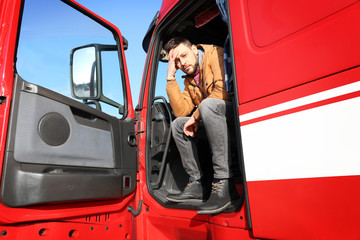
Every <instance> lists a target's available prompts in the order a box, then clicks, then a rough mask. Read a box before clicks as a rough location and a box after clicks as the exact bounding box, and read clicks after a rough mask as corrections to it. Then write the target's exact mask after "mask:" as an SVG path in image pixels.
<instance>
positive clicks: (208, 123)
mask: <svg viewBox="0 0 360 240" xmlns="http://www.w3.org/2000/svg"><path fill="white" fill-rule="evenodd" d="M199 110H200V115H201V121H200V124H199V129H198V131H197V133H196V135H195V138H207V139H208V141H209V144H210V147H211V151H212V154H213V156H212V163H213V168H214V178H230V177H231V175H232V174H231V169H230V165H231V158H230V156H231V154H230V134H229V127H228V124H229V126H231V124H232V122H233V119H234V117H233V109H232V104H231V102H229V101H224V100H221V99H216V98H206V99H205V100H203V101H202V102H201V104H200V107H199ZM188 119H189V117H178V118H176V119H175V120H174V121H173V123H172V134H173V137H174V139H175V143H176V146H177V148H178V150H179V152H180V156H181V161H182V164H183V166H184V168H185V171H186V172H187V173H188V174H189V175H190V178H191V180H198V179H200V178H201V177H202V176H203V173H202V171H201V168H200V163H199V157H198V154H199V153H198V152H197V147H196V140H195V139H194V138H192V137H188V136H186V135H185V134H184V131H183V129H184V125H185V123H186V122H187V120H188ZM204 130H205V131H204ZM200 154H201V153H200Z"/></svg>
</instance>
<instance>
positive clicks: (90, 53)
mask: <svg viewBox="0 0 360 240" xmlns="http://www.w3.org/2000/svg"><path fill="white" fill-rule="evenodd" d="M103 51H115V52H117V46H116V45H101V44H89V45H85V46H81V47H77V48H74V49H72V50H71V53H70V79H71V95H72V96H73V97H74V98H76V99H81V100H83V102H84V103H88V101H89V100H91V102H92V103H95V105H96V108H97V109H98V110H101V109H100V104H99V101H100V102H104V103H107V104H109V105H111V106H114V107H117V108H118V109H119V113H120V114H124V106H123V105H121V104H119V103H117V102H115V101H113V100H111V99H109V98H107V97H106V96H104V94H103V91H102V81H103V79H102V65H101V52H103Z"/></svg>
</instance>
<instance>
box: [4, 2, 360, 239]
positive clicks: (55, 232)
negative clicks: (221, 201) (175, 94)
mask: <svg viewBox="0 0 360 240" xmlns="http://www.w3.org/2000/svg"><path fill="white" fill-rule="evenodd" d="M0 23H1V25H0V27H1V31H0V76H1V77H0V127H1V138H0V156H1V158H0V164H1V168H0V171H1V196H0V198H1V203H0V238H1V239H52V240H53V239H55V240H56V239H58V240H63V239H87V240H89V239H327V240H328V239H360V231H359V230H358V228H359V225H360V220H359V215H360V205H359V202H360V193H358V192H357V189H358V187H359V186H360V176H359V175H360V161H359V159H360V147H359V143H360V137H359V136H360V124H359V123H360V114H359V108H360V57H359V56H360V44H359V43H360V2H359V1H355V0H333V1H325V0H315V1H313V0H311V1H310V0H304V1H288V0H271V1H269V0H227V1H221V0H217V1H215V0H196V1H195V0H164V1H163V3H162V6H161V9H160V11H159V12H158V13H157V14H156V16H155V18H154V20H153V21H152V23H151V24H150V27H149V30H148V32H147V34H146V36H145V37H144V41H143V48H144V50H145V51H146V52H147V58H146V62H145V67H144V73H143V79H142V86H141V92H140V95H139V96H140V97H139V103H138V105H137V106H136V107H135V108H134V106H133V103H132V99H131V92H130V85H129V78H128V73H127V67H126V61H125V54H124V50H125V49H126V48H127V40H126V39H125V38H124V37H123V36H122V35H121V33H120V31H119V30H118V29H117V28H116V27H115V26H114V25H113V24H111V23H110V22H108V21H106V20H105V19H103V18H101V17H100V16H98V15H96V14H95V13H93V12H91V11H89V10H88V9H86V8H84V7H83V6H81V5H80V4H78V3H77V2H75V1H73V0H62V1H40V0H2V1H1V2H0ZM172 36H182V37H186V38H188V39H190V40H191V41H192V42H193V43H195V44H197V43H206V44H214V45H218V46H222V47H224V49H225V55H226V56H225V58H224V59H225V66H226V69H227V70H226V84H227V89H228V92H229V94H230V95H231V97H232V103H233V105H234V113H235V114H234V115H235V116H236V117H235V118H236V119H235V121H236V122H237V123H238V124H236V127H235V129H231V132H232V139H233V142H232V149H233V154H232V160H233V166H232V169H233V172H234V173H235V179H234V180H235V183H236V186H237V189H238V192H239V194H240V195H241V199H242V202H241V206H239V207H238V208H237V209H233V210H232V211H225V212H223V213H220V214H217V215H198V214H197V209H198V207H199V206H198V205H194V204H184V203H182V204H174V203H171V202H169V201H167V200H166V196H167V195H168V194H170V193H177V192H179V191H181V190H182V189H183V187H184V186H185V185H186V183H187V181H188V177H187V175H186V173H185V171H184V169H183V168H182V165H181V161H180V157H179V153H178V151H177V149H176V146H175V144H174V141H173V139H172V138H171V130H170V129H171V128H170V126H171V121H172V120H173V119H174V116H173V114H172V110H171V108H170V107H169V104H168V103H167V98H166V94H164V88H165V86H164V82H165V77H166V75H165V74H166V69H167V59H166V54H165V53H164V50H163V45H164V43H165V42H166V41H167V40H168V39H169V38H171V37H172ZM198 148H199V151H200V153H201V161H202V163H203V164H204V167H205V168H206V167H208V169H207V172H211V166H208V165H209V164H207V162H206V161H208V159H209V157H210V151H209V147H208V145H207V143H206V142H199V145H198Z"/></svg>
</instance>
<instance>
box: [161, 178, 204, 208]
mask: <svg viewBox="0 0 360 240" xmlns="http://www.w3.org/2000/svg"><path fill="white" fill-rule="evenodd" d="M166 199H167V200H169V201H171V202H177V203H191V202H203V201H204V194H203V187H202V185H201V183H200V182H199V181H193V182H190V183H188V185H187V186H186V187H185V189H184V191H182V192H181V193H179V194H169V195H168V196H167V197H166Z"/></svg>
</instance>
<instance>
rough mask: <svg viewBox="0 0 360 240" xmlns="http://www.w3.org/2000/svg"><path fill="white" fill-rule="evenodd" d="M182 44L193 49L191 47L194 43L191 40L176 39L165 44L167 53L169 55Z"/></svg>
mask: <svg viewBox="0 0 360 240" xmlns="http://www.w3.org/2000/svg"><path fill="white" fill-rule="evenodd" d="M181 43H182V44H184V45H186V46H188V47H189V48H191V46H192V43H191V42H190V41H189V40H187V39H186V38H183V37H174V38H172V39H170V40H169V41H168V42H167V43H166V44H165V46H164V50H165V51H166V53H169V52H170V50H171V49H173V48H176V47H177V46H179V45H180V44H181Z"/></svg>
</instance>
